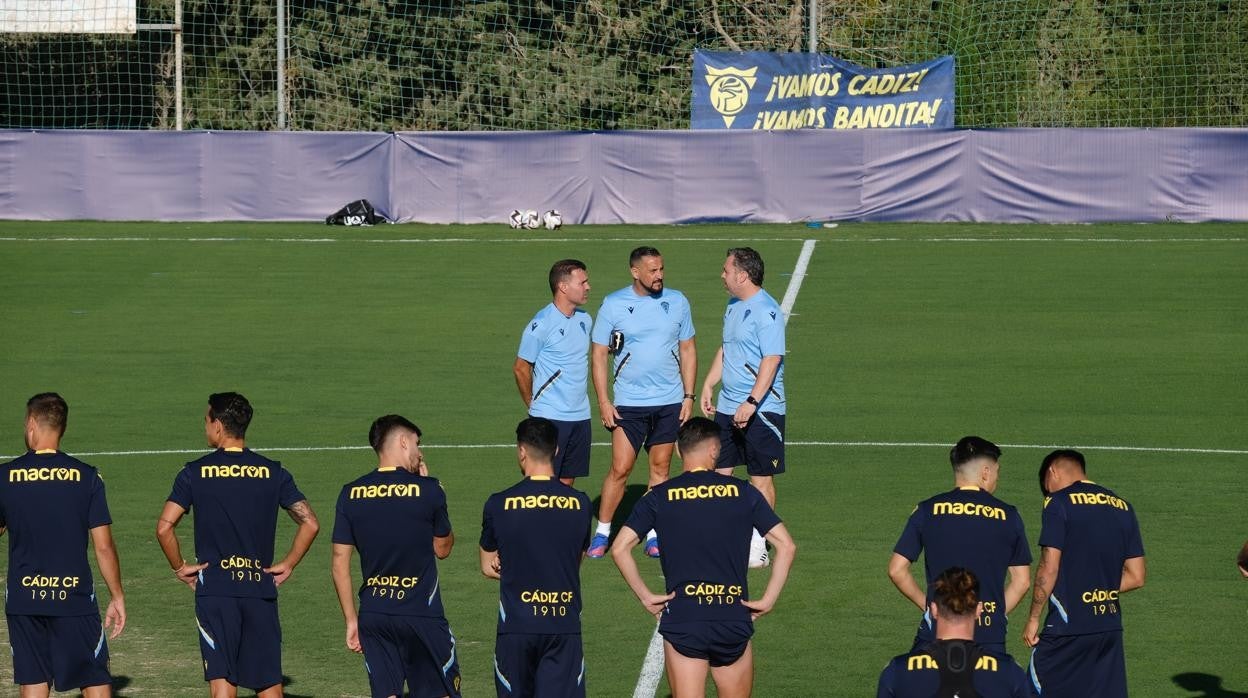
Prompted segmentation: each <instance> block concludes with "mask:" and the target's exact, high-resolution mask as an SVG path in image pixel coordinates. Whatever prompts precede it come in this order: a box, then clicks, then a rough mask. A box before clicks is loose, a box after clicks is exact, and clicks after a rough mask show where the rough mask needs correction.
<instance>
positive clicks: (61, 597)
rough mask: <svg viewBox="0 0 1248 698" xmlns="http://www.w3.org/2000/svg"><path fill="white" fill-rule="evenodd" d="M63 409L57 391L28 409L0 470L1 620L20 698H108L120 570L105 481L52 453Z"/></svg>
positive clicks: (119, 617) (65, 414)
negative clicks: (103, 606) (18, 446)
mask: <svg viewBox="0 0 1248 698" xmlns="http://www.w3.org/2000/svg"><path fill="white" fill-rule="evenodd" d="M68 421H69V405H67V404H66V403H65V400H64V399H63V398H62V397H61V396H60V395H57V394H56V393H39V394H38V395H35V396H34V397H32V398H30V400H28V401H27V402H26V448H27V449H29V450H27V452H26V454H25V455H22V456H19V457H18V458H16V459H14V460H11V461H9V462H8V463H5V464H4V465H0V534H3V533H5V532H6V531H7V532H8V533H9V569H8V571H7V573H6V575H5V576H6V580H7V586H6V588H5V614H6V615H7V617H8V623H9V625H8V627H9V643H10V645H12V650H13V683H15V684H18V685H19V686H21V695H22V698H46V696H48V695H49V694H50V692H51V689H52V687H53V686H55V687H56V690H57V691H72V690H74V689H81V690H82V695H83V696H85V698H104V697H106V696H111V695H112V690H113V689H112V685H113V678H112V675H111V674H110V673H109V670H108V643H107V642H106V641H105V639H104V630H105V629H106V628H110V629H111V630H112V632H111V634H110V635H109V637H110V638H116V637H117V636H118V635H120V634H121V631H122V629H123V628H125V627H126V602H125V595H124V593H123V592H122V588H121V564H120V563H119V562H118V560H117V548H116V546H114V544H113V533H112V526H111V523H112V519H111V518H110V516H109V513H108V502H107V501H106V500H105V498H104V481H103V480H101V479H100V475H99V473H98V472H97V471H96V469H95V468H93V467H91V466H90V465H87V464H86V463H83V462H82V461H80V460H78V459H77V458H74V457H72V456H69V455H67V454H65V453H62V452H61V451H60V446H61V437H62V436H64V435H65V426H66V423H67V422H68ZM88 536H90V538H91V545H92V547H94V548H95V559H96V562H97V563H98V564H99V566H100V576H102V577H104V583H105V584H107V585H108V593H109V597H110V599H109V602H108V609H107V611H106V612H105V614H104V623H103V625H101V624H100V608H99V606H98V605H97V604H96V601H95V585H94V583H93V582H92V579H91V565H90V563H89V562H87V538H88Z"/></svg>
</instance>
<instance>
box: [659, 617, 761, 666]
mask: <svg viewBox="0 0 1248 698" xmlns="http://www.w3.org/2000/svg"><path fill="white" fill-rule="evenodd" d="M659 634H660V635H662V636H663V639H664V640H666V641H668V642H670V643H671V644H672V648H673V649H675V650H676V651H677V652H679V653H680V654H681V655H682V656H685V657H689V658H690V659H705V660H707V662H709V663H710V665H711V666H728V665H729V664H734V663H736V661H737V660H738V659H740V658H741V655H743V654H745V648H746V647H747V646H748V645H749V644H750V637H752V636H753V635H754V624H753V623H750V622H749V621H731V622H720V621H686V622H683V623H663V624H661V625H660V626H659Z"/></svg>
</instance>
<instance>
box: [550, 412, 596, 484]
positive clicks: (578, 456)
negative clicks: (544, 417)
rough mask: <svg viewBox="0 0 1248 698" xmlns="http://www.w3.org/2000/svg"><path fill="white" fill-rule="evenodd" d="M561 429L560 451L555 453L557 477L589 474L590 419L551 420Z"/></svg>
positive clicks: (585, 475)
mask: <svg viewBox="0 0 1248 698" xmlns="http://www.w3.org/2000/svg"><path fill="white" fill-rule="evenodd" d="M550 421H551V423H553V424H554V425H555V428H556V429H558V430H559V451H558V452H557V453H555V462H554V466H555V477H588V476H589V446H590V428H589V420H588V419H586V420H583V421H580V422H562V421H559V420H558V419H552V420H550Z"/></svg>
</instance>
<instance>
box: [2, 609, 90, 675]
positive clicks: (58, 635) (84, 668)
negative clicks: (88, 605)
mask: <svg viewBox="0 0 1248 698" xmlns="http://www.w3.org/2000/svg"><path fill="white" fill-rule="evenodd" d="M8 618H9V644H10V645H12V647H13V683H15V684H18V685H19V686H25V685H30V684H40V683H47V684H52V686H53V687H55V688H56V690H57V691H72V690H75V689H79V688H85V687H87V686H111V685H112V683H113V677H112V676H111V675H110V674H109V673H108V641H107V640H105V638H104V627H103V625H101V623H100V616H99V614H98V613H97V614H96V615H91V616H9V617H8Z"/></svg>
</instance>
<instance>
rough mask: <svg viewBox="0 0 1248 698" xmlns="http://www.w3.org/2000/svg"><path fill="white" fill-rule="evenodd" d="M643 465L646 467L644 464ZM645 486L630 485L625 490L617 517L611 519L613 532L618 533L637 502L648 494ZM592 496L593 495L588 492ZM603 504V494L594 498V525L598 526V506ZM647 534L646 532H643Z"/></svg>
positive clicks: (616, 513)
mask: <svg viewBox="0 0 1248 698" xmlns="http://www.w3.org/2000/svg"><path fill="white" fill-rule="evenodd" d="M642 465H645V464H644V463H643V464H642ZM646 489H647V488H646V486H645V485H628V486H626V487H625V488H624V498H623V499H621V500H620V506H618V507H616V508H615V516H612V517H611V530H612V531H613V532H614V531H618V530H620V527H621V526H623V525H624V522H625V521H628V515H629V514H631V513H633V505H635V504H637V500H638V499H641V498H642V497H643V496H644V495H645V494H646ZM586 494H590V495H592V494H593V493H590V492H587V493H586ZM601 503H602V493H601V492H599V493H598V495H597V496H595V497H593V507H594V521H593V522H594V525H597V524H598V505H599V504H601ZM642 534H643V535H644V534H645V531H642Z"/></svg>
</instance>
